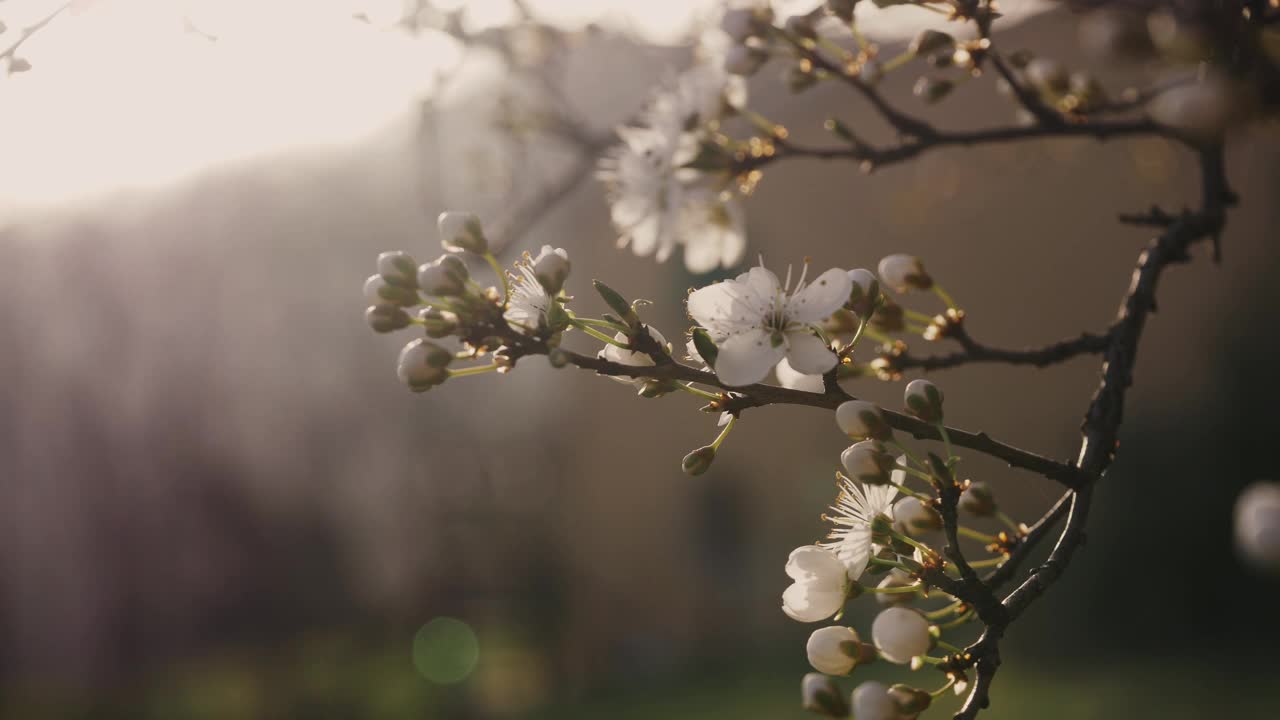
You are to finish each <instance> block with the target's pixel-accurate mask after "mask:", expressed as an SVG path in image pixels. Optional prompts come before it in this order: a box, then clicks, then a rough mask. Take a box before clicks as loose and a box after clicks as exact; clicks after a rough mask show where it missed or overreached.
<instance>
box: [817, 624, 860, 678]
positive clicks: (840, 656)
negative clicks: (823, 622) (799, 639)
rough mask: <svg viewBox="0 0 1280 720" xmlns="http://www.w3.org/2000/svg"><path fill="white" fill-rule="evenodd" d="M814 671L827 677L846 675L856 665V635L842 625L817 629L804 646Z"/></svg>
mask: <svg viewBox="0 0 1280 720" xmlns="http://www.w3.org/2000/svg"><path fill="white" fill-rule="evenodd" d="M804 652H805V655H807V656H808V657H809V664H810V665H812V666H813V669H814V670H817V671H818V672H822V673H826V674H828V675H848V674H849V671H850V670H852V669H853V666H854V665H857V664H858V633H857V632H855V631H854V629H853V628H848V627H844V626H842V625H832V626H830V627H824V628H818V629H817V630H814V631H813V633H812V634H811V635H809V641H808V642H806V643H805V645H804Z"/></svg>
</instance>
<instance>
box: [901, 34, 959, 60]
mask: <svg viewBox="0 0 1280 720" xmlns="http://www.w3.org/2000/svg"><path fill="white" fill-rule="evenodd" d="M955 44H956V40H955V38H953V37H951V36H950V35H948V34H946V33H944V32H939V31H937V30H924V31H921V33H920V34H919V35H916V37H915V39H914V40H912V41H911V45H909V46H908V48H907V49H908V50H910V51H911V54H913V55H926V54H928V53H931V52H933V51H934V50H941V49H943V48H945V47H949V46H951V45H955Z"/></svg>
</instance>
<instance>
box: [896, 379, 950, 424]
mask: <svg viewBox="0 0 1280 720" xmlns="http://www.w3.org/2000/svg"><path fill="white" fill-rule="evenodd" d="M902 404H903V405H905V406H906V408H907V412H909V413H911V414H912V415H915V416H916V417H918V418H920V419H921V420H923V421H925V422H928V423H935V422H938V421H939V420H942V390H940V389H939V388H938V386H937V385H934V384H933V383H931V382H929V381H928V380H923V379H919V380H912V381H911V382H909V383H907V387H906V389H905V390H904V391H903V392H902Z"/></svg>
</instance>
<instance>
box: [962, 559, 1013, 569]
mask: <svg viewBox="0 0 1280 720" xmlns="http://www.w3.org/2000/svg"><path fill="white" fill-rule="evenodd" d="M1007 559H1008V558H1006V557H1004V556H1000V557H993V558H987V559H986V560H974V561H972V562H970V563H969V567H971V568H974V569H977V570H981V569H982V568H989V567H999V566H1001V565H1003V564H1004V562H1005V560H1007Z"/></svg>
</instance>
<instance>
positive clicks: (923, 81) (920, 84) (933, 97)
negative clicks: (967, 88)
mask: <svg viewBox="0 0 1280 720" xmlns="http://www.w3.org/2000/svg"><path fill="white" fill-rule="evenodd" d="M955 86H956V85H955V83H953V82H951V81H950V80H947V79H945V78H931V77H926V76H924V75H921V76H920V79H918V80H916V84H915V87H914V88H912V89H911V92H913V93H915V96H916V97H918V98H920V99H921V100H923V101H925V102H927V103H929V104H930V105H932V104H933V103H936V102H938V101H939V100H941V99H942V98H944V97H946V96H947V95H949V94H951V91H952V90H953V89H955Z"/></svg>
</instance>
